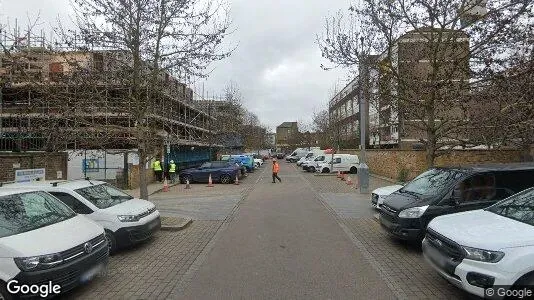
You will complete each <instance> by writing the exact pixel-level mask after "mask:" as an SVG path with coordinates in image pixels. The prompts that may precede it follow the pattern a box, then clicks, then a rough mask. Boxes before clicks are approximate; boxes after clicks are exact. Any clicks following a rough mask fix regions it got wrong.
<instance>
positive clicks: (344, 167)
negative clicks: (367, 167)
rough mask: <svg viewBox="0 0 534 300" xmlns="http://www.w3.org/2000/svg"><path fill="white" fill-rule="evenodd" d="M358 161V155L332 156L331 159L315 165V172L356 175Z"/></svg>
mask: <svg viewBox="0 0 534 300" xmlns="http://www.w3.org/2000/svg"><path fill="white" fill-rule="evenodd" d="M359 165H360V161H359V159H358V155H353V154H334V158H333V159H330V158H329V159H327V160H325V161H324V162H323V163H320V164H318V165H317V170H316V172H319V173H337V172H342V173H352V174H357V173H358V166H359Z"/></svg>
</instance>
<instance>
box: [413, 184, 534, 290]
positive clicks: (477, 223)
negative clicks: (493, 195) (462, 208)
mask: <svg viewBox="0 0 534 300" xmlns="http://www.w3.org/2000/svg"><path fill="white" fill-rule="evenodd" d="M423 254H424V256H425V258H426V259H427V261H428V262H429V264H430V265H431V266H433V267H434V268H435V269H436V270H437V272H439V274H441V275H442V276H443V277H444V278H446V279H447V280H448V281H449V282H451V283H452V284H454V285H456V286H457V287H459V288H461V289H464V290H466V291H467V292H469V293H472V294H475V295H478V296H480V297H484V296H488V295H489V296H493V297H495V298H502V296H504V295H506V294H507V293H514V292H521V291H520V290H519V291H512V290H508V291H507V289H506V287H510V286H514V285H515V286H517V287H518V289H519V286H530V287H531V292H532V287H533V286H534V188H530V189H528V190H525V191H523V192H520V193H517V194H515V195H513V196H511V197H508V198H506V199H504V200H501V201H499V202H497V203H496V204H494V205H492V206H490V207H488V208H485V209H480V210H474V211H468V212H462V213H456V214H452V215H444V216H440V217H436V218H435V219H433V220H432V221H431V222H430V223H429V225H428V228H427V234H426V237H425V239H424V240H423ZM489 289H491V290H489ZM488 291H490V292H488ZM490 293H491V294H492V295H490ZM531 295H534V294H531ZM493 297H492V298H493ZM530 298H531V297H530ZM525 299H526V298H525Z"/></svg>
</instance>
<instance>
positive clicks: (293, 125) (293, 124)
mask: <svg viewBox="0 0 534 300" xmlns="http://www.w3.org/2000/svg"><path fill="white" fill-rule="evenodd" d="M295 126H297V122H284V123H282V124H280V125H278V126H277V127H280V128H291V127H295Z"/></svg>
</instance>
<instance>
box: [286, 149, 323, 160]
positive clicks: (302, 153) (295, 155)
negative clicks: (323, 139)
mask: <svg viewBox="0 0 534 300" xmlns="http://www.w3.org/2000/svg"><path fill="white" fill-rule="evenodd" d="M322 153H324V150H321V148H319V147H311V148H297V149H295V151H293V152H292V153H291V154H290V155H289V156H287V157H286V160H287V161H288V162H297V161H299V160H300V159H301V158H302V157H306V158H310V157H312V156H315V155H318V154H322Z"/></svg>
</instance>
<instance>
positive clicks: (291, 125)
mask: <svg viewBox="0 0 534 300" xmlns="http://www.w3.org/2000/svg"><path fill="white" fill-rule="evenodd" d="M298 134H299V128H298V123H297V122H284V123H282V124H280V125H278V126H277V127H276V149H277V151H282V152H285V151H292V150H293V149H290V148H291V147H293V146H294V144H296V138H297V136H298Z"/></svg>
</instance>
